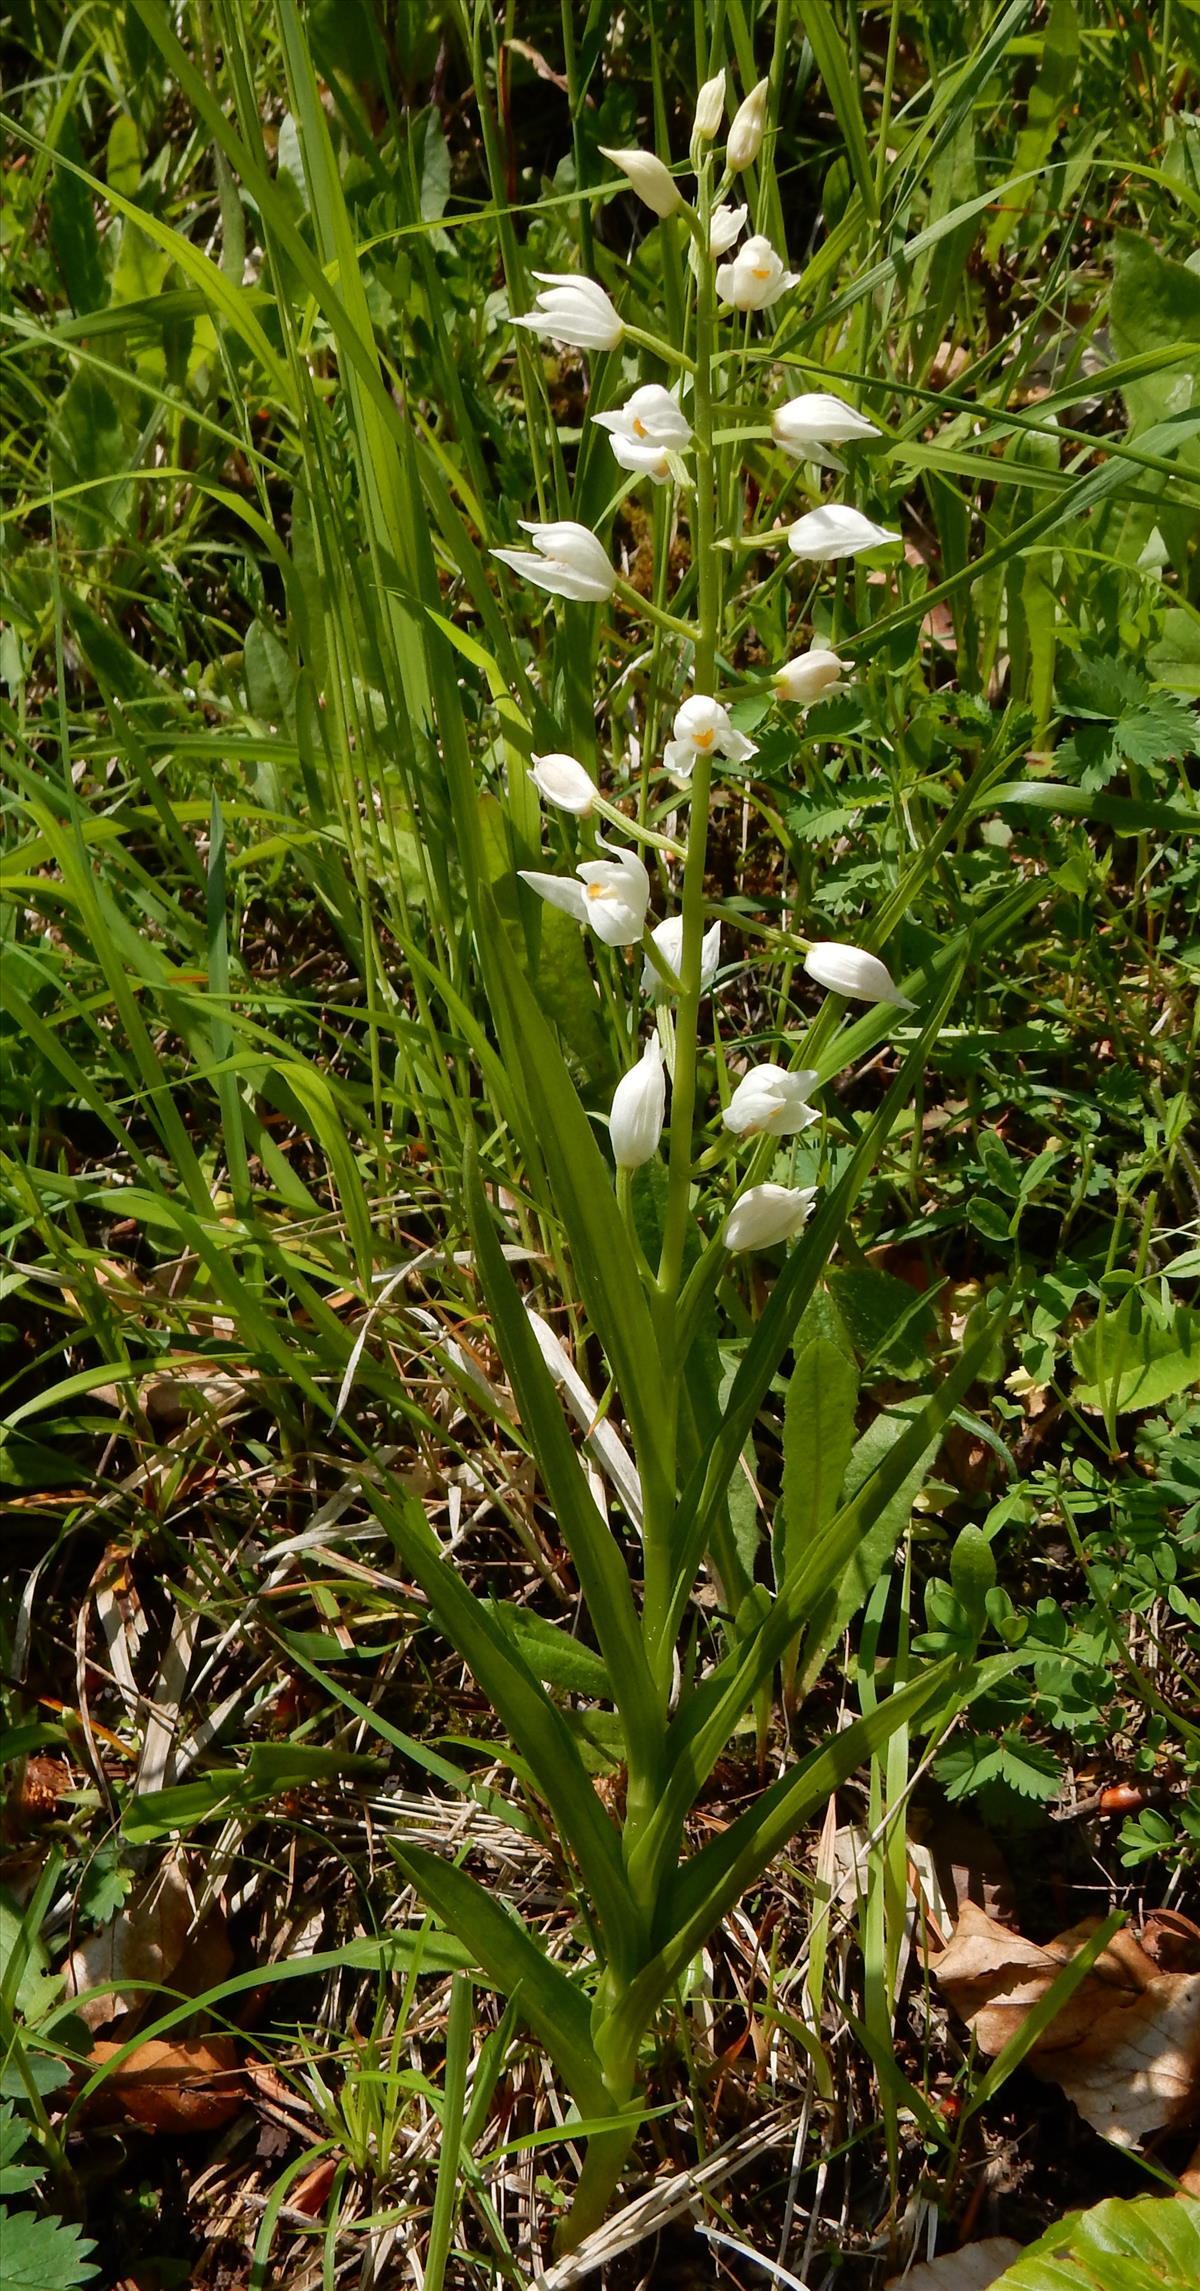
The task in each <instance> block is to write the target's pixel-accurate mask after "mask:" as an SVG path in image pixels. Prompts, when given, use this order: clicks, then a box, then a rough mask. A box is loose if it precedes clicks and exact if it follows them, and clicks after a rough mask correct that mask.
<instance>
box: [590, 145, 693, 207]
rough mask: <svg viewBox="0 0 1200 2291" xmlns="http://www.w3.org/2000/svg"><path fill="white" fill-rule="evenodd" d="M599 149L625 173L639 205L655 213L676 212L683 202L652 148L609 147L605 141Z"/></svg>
mask: <svg viewBox="0 0 1200 2291" xmlns="http://www.w3.org/2000/svg"><path fill="white" fill-rule="evenodd" d="M600 150H601V152H602V154H603V156H604V158H605V159H611V161H612V163H613V166H614V167H619V168H620V170H621V173H622V175H627V176H628V177H629V180H630V182H631V183H632V185H633V188H634V190H635V191H636V192H637V195H638V197H639V199H640V200H641V202H642V205H643V206H645V207H649V209H650V211H651V213H652V214H655V215H676V214H678V212H679V209H680V208H681V207H682V205H683V196H682V193H681V192H680V189H679V185H678V184H677V183H676V181H675V178H674V176H673V175H672V173H671V171H670V169H669V168H667V167H664V166H663V163H662V160H661V159H658V158H656V157H655V155H654V153H653V151H610V150H609V149H608V147H607V145H606V144H603V143H602V144H601V146H600Z"/></svg>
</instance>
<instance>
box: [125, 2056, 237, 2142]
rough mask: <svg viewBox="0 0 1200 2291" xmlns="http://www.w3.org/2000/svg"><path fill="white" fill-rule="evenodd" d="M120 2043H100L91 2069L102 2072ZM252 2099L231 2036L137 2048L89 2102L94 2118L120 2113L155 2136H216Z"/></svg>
mask: <svg viewBox="0 0 1200 2291" xmlns="http://www.w3.org/2000/svg"><path fill="white" fill-rule="evenodd" d="M120 2050H121V2047H120V2045H119V2044H112V2043H108V2042H106V2041H105V2040H103V2039H101V2040H98V2041H97V2042H96V2043H95V2044H94V2045H93V2046H92V2051H91V2058H90V2063H89V2065H90V2066H91V2067H92V2068H100V2067H101V2066H102V2065H103V2063H104V2062H105V2061H106V2060H111V2059H112V2056H113V2054H114V2053H116V2052H119V2051H120ZM245 2099H246V2086H245V2081H244V2079H243V2077H242V2073H241V2070H240V2068H239V2066H238V2055H237V2046H236V2045H235V2044H234V2041H233V2038H232V2037H230V2036H186V2037H177V2038H176V2039H175V2041H174V2043H172V2044H163V2043H158V2042H155V2041H154V2040H148V2041H147V2042H146V2043H145V2044H139V2045H135V2047H134V2049H133V2051H132V2052H131V2053H130V2055H129V2058H128V2059H127V2060H124V2061H122V2063H121V2066H120V2067H119V2068H115V2069H114V2070H113V2072H112V2074H111V2076H109V2077H108V2078H106V2080H105V2082H104V2083H103V2084H102V2085H101V2086H100V2088H99V2090H98V2091H97V2092H96V2093H94V2094H93V2096H92V2100H91V2102H90V2103H89V2113H91V2114H94V2115H100V2116H108V2115H111V2114H112V2113H114V2112H115V2113H116V2114H117V2115H118V2116H126V2117H129V2118H131V2119H132V2121H133V2122H134V2123H135V2124H144V2125H145V2127H146V2129H147V2131H150V2132H215V2131H216V2130H217V2129H218V2127H219V2126H220V2125H222V2124H227V2123H228V2121H229V2119H230V2117H231V2116H236V2114H237V2112H238V2109H239V2108H240V2107H241V2106H242V2105H243V2103H244V2101H245Z"/></svg>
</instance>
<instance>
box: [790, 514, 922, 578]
mask: <svg viewBox="0 0 1200 2291" xmlns="http://www.w3.org/2000/svg"><path fill="white" fill-rule="evenodd" d="M899 539H900V535H899V533H889V532H888V530H887V527H886V526H884V525H876V523H875V521H874V519H873V518H871V517H864V516H863V513H862V511H861V509H851V508H849V507H848V505H847V504H846V503H845V502H844V501H823V502H822V503H821V506H820V508H819V509H810V510H809V512H808V514H807V516H806V517H798V518H797V520H796V523H795V524H794V525H793V526H792V527H791V528H790V529H789V532H788V547H789V549H790V550H791V552H792V555H793V556H794V557H805V558H807V559H808V561H809V562H810V563H811V564H815V565H827V564H828V563H829V562H830V560H831V559H832V558H834V557H856V556H857V555H858V553H859V551H860V549H882V547H883V546H884V543H885V542H887V541H898V540H899Z"/></svg>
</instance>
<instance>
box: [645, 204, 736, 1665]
mask: <svg viewBox="0 0 1200 2291" xmlns="http://www.w3.org/2000/svg"><path fill="white" fill-rule="evenodd" d="M698 192H699V196H698V205H699V213H700V226H701V234H702V244H703V245H704V246H707V244H708V229H709V216H710V213H711V206H712V197H711V193H712V170H711V162H710V161H708V160H705V161H704V162H703V163H702V165H701V168H700V174H699V185H698ZM714 320H715V312H714V292H713V267H712V264H711V262H710V261H708V260H707V259H705V260H704V261H703V262H702V263H701V265H700V279H699V287H698V292H697V297H696V361H695V367H694V373H695V389H694V392H693V402H692V416H693V420H692V427H693V431H694V433H695V452H696V491H695V496H694V511H693V523H692V561H693V564H694V566H695V571H696V587H697V622H698V625H697V627H696V628H695V630H694V632H691V633H692V634H693V638H694V645H695V654H694V689H695V690H696V692H698V693H707V692H711V690H712V684H713V676H714V672H715V668H716V654H717V637H718V633H719V628H720V615H721V560H720V558H719V556H718V554H717V550H716V546H715V540H716V536H715V531H714V522H715V484H714V479H715V471H714V456H713V394H712V367H713V356H714V333H715V323H714ZM711 785H712V759H711V757H709V756H699V757H698V758H697V760H696V766H695V771H694V773H693V776H692V783H691V810H690V813H689V817H688V841H687V857H686V860H685V861H684V872H683V902H682V904H683V953H682V958H681V962H680V985H681V992H680V996H679V1008H678V1016H677V1021H676V1030H675V1073H674V1082H673V1088H672V1092H671V1125H670V1131H671V1134H670V1148H669V1157H668V1169H667V1205H666V1213H665V1217H664V1221H663V1242H662V1253H661V1256H660V1259H659V1268H658V1316H659V1327H660V1334H661V1342H662V1348H663V1355H664V1360H665V1362H666V1364H667V1368H668V1375H669V1378H670V1394H671V1411H670V1422H669V1423H667V1424H666V1425H664V1427H663V1443H664V1449H665V1451H666V1453H665V1455H664V1457H663V1476H664V1478H665V1479H666V1481H667V1484H668V1485H670V1486H673V1485H674V1480H675V1454H676V1446H677V1439H678V1417H679V1392H680V1378H679V1370H678V1366H677V1361H678V1348H677V1343H676V1331H675V1312H676V1306H677V1303H678V1298H679V1289H680V1283H681V1279H682V1274H683V1255H684V1247H685V1243H686V1240H687V1228H688V1211H689V1203H690V1197H691V1182H692V1169H691V1163H692V1128H693V1122H694V1117H695V1105H696V1075H697V1066H698V1057H699V1023H700V961H701V942H702V940H703V936H704V866H705V856H706V851H707V844H708V807H709V794H710V789H711ZM671 1525H672V1522H671V1520H669V1519H666V1520H660V1519H655V1518H654V1517H652V1516H651V1514H650V1512H649V1511H648V1512H647V1517H646V1522H645V1598H644V1620H645V1631H646V1639H647V1649H648V1652H649V1656H650V1662H651V1666H652V1668H653V1669H654V1671H655V1674H656V1676H657V1677H658V1679H659V1681H660V1684H662V1685H663V1686H664V1688H665V1685H666V1682H667V1679H668V1678H669V1673H670V1660H671V1649H670V1646H669V1645H668V1644H666V1643H665V1630H666V1624H667V1619H668V1614H669V1607H670V1583H671Z"/></svg>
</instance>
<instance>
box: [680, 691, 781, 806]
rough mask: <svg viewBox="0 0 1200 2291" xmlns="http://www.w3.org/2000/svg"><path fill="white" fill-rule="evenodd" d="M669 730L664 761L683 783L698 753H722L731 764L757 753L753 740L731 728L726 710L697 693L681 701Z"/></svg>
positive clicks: (690, 773) (685, 781)
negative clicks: (672, 736)
mask: <svg viewBox="0 0 1200 2291" xmlns="http://www.w3.org/2000/svg"><path fill="white" fill-rule="evenodd" d="M672 731H673V733H674V738H673V739H670V740H668V741H667V744H666V747H665V748H664V750H663V762H664V764H665V765H666V768H667V770H668V771H669V772H670V774H671V777H672V778H673V779H676V780H680V781H682V782H683V784H684V785H685V786H686V784H687V782H688V780H690V778H691V776H692V773H693V771H694V770H695V766H696V759H697V757H699V756H714V755H715V756H725V757H727V758H728V760H729V762H730V763H731V764H744V763H747V762H748V761H749V759H750V757H751V756H756V755H757V754H758V749H757V747H756V746H755V744H754V741H753V740H748V739H747V738H746V735H745V733H744V732H735V731H734V728H733V725H732V724H731V723H730V721H729V711H728V709H726V708H722V706H721V703H720V701H719V700H710V699H708V698H707V697H706V696H705V695H704V694H703V693H700V692H697V693H695V694H694V695H693V697H692V698H691V699H690V700H685V701H684V703H683V706H682V708H680V709H679V710H678V712H677V714H676V717H675V722H674V724H673V726H672Z"/></svg>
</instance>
